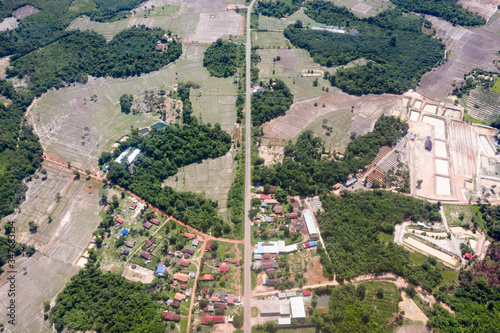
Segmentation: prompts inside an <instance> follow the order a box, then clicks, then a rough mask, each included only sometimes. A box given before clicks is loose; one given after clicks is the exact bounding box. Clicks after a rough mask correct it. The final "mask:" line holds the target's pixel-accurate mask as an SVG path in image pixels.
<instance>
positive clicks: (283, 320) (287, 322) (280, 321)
mask: <svg viewBox="0 0 500 333" xmlns="http://www.w3.org/2000/svg"><path fill="white" fill-rule="evenodd" d="M291 324H292V320H291V319H290V318H278V325H291Z"/></svg>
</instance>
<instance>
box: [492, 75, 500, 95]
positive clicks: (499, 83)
mask: <svg viewBox="0 0 500 333" xmlns="http://www.w3.org/2000/svg"><path fill="white" fill-rule="evenodd" d="M491 90H493V91H494V92H496V93H499V94H500V81H499V80H498V78H497V80H496V81H495V84H494V85H493V87H491Z"/></svg>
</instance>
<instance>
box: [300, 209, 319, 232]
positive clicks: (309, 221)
mask: <svg viewBox="0 0 500 333" xmlns="http://www.w3.org/2000/svg"><path fill="white" fill-rule="evenodd" d="M303 216H304V220H305V221H306V226H307V232H309V236H310V237H312V238H314V237H318V230H317V229H316V224H314V218H313V216H312V213H311V211H310V210H307V209H306V210H304V212H303Z"/></svg>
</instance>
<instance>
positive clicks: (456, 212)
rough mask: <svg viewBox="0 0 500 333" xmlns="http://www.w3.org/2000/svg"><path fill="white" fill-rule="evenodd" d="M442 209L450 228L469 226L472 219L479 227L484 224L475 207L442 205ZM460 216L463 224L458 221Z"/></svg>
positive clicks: (477, 208)
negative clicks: (465, 224) (466, 224)
mask: <svg viewBox="0 0 500 333" xmlns="http://www.w3.org/2000/svg"><path fill="white" fill-rule="evenodd" d="M443 209H444V214H445V216H446V220H447V221H448V225H450V226H462V224H464V223H468V224H471V223H472V218H473V217H474V218H475V219H476V221H477V222H478V223H479V225H480V226H482V225H483V224H484V221H483V219H482V217H481V216H480V213H479V206H477V205H443ZM461 214H463V216H464V218H463V222H462V221H460V219H459V217H460V215H461Z"/></svg>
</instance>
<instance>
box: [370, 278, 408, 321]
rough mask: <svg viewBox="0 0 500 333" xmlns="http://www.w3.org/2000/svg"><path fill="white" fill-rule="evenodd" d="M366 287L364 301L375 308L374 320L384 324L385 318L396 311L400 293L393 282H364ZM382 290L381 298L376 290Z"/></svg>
mask: <svg viewBox="0 0 500 333" xmlns="http://www.w3.org/2000/svg"><path fill="white" fill-rule="evenodd" d="M363 285H364V286H365V287H366V297H365V302H366V303H368V304H370V305H371V306H373V307H374V308H375V313H376V321H377V322H378V323H379V325H382V326H383V325H385V323H386V322H387V319H388V318H389V317H391V316H392V315H393V314H394V313H396V312H397V311H398V303H399V299H400V293H399V290H398V287H397V286H396V285H395V284H394V283H390V282H381V281H371V282H365V283H363ZM379 289H382V290H383V298H379V297H378V296H377V291H378V290H379Z"/></svg>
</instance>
